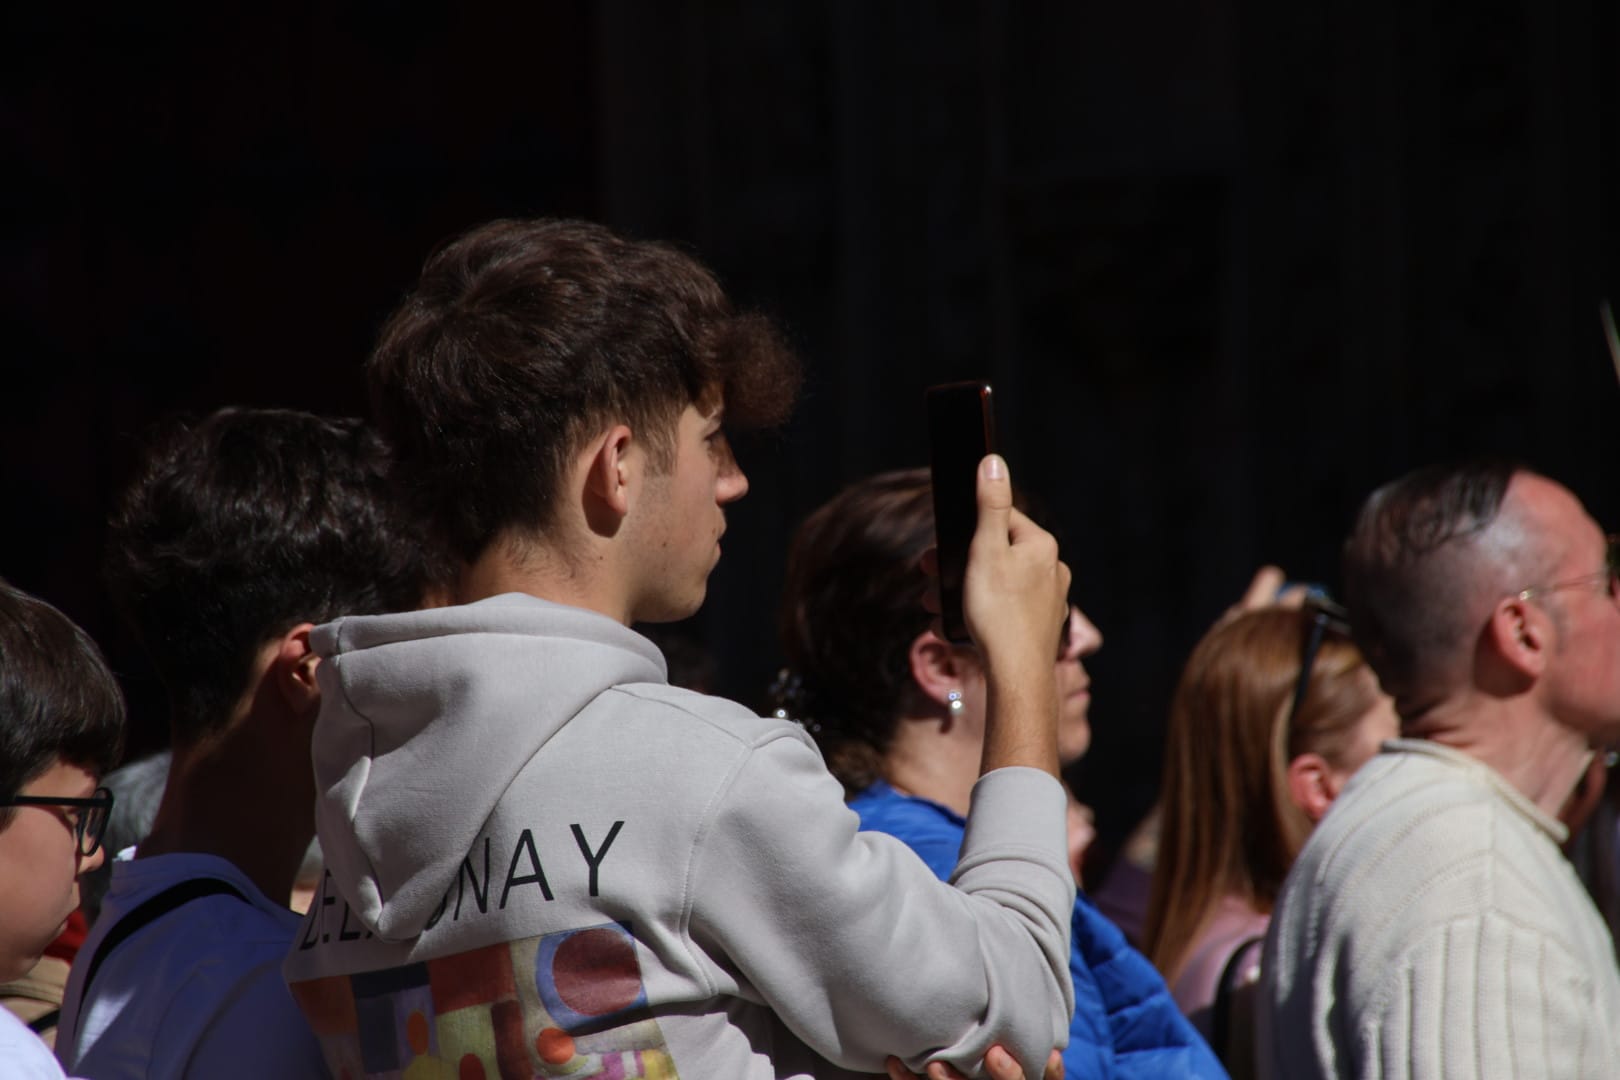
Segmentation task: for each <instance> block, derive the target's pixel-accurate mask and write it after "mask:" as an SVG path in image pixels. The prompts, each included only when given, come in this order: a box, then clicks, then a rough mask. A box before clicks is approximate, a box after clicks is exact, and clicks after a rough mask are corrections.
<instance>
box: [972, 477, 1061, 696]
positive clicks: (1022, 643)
mask: <svg viewBox="0 0 1620 1080" xmlns="http://www.w3.org/2000/svg"><path fill="white" fill-rule="evenodd" d="M978 504H979V513H978V526H977V528H976V529H975V530H974V533H973V540H972V542H971V543H970V544H969V546H968V561H967V570H966V573H965V575H964V577H963V582H962V618H963V621H964V622H965V623H966V624H967V628H968V633H969V634H971V635H972V637H973V641H974V643H975V644H976V645H977V646H978V647H979V652H980V655H981V656H982V657H983V658H984V660H985V666H986V669H987V674H994V673H995V671H996V668H997V667H998V665H1002V664H1006V665H1008V666H1010V667H1012V668H1013V669H1015V671H1016V672H1018V673H1023V672H1024V671H1025V670H1026V669H1032V668H1035V667H1040V668H1045V669H1047V670H1048V671H1050V669H1051V667H1052V657H1053V656H1054V655H1055V653H1056V648H1057V640H1058V634H1059V632H1060V630H1061V629H1062V628H1063V627H1064V625H1065V620H1066V619H1067V618H1068V614H1069V580H1070V573H1069V568H1068V566H1066V565H1065V564H1064V563H1063V561H1062V560H1061V559H1059V558H1058V549H1057V541H1056V540H1055V539H1053V537H1052V535H1051V534H1050V533H1048V532H1047V531H1046V530H1045V529H1042V528H1041V527H1040V526H1038V525H1036V524H1035V523H1034V522H1033V521H1031V520H1030V519H1029V518H1028V517H1026V516H1024V514H1023V513H1022V512H1021V511H1019V510H1018V509H1017V508H1015V507H1014V506H1013V489H1012V478H1011V476H1010V475H1009V474H1008V471H1007V463H1006V462H1005V461H1003V460H1002V458H1001V457H1000V455H997V454H991V455H989V456H988V457H986V458H985V459H984V460H983V461H981V462H980V463H979V473H978Z"/></svg>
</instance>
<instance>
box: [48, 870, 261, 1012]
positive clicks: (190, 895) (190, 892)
mask: <svg viewBox="0 0 1620 1080" xmlns="http://www.w3.org/2000/svg"><path fill="white" fill-rule="evenodd" d="M221 894H224V895H227V896H234V897H236V898H237V899H238V900H240V901H242V903H244V904H249V903H251V901H250V900H248V898H247V897H245V896H243V895H242V890H240V889H238V888H237V887H236V886H235V885H232V884H231V883H230V882H228V881H221V880H220V879H219V878H207V877H202V878H191V879H190V880H188V881H182V882H180V883H179V884H178V885H171V886H169V887H168V888H167V889H164V890H163V891H162V892H160V893H158V894H157V895H156V896H152V897H148V898H147V899H146V900H144V901H143V902H142V903H141V904H140V905H139V906H138V907H136V908H135V910H133V911H131V912H130V913H129V914H128V915H125V916H124V917H123V918H122V919H119V920H118V921H117V922H116V923H114V924H113V928H112V929H111V930H109V931H108V932H107V936H106V937H104V938H102V939H101V944H99V945H98V946H96V951H95V953H94V954H93V955H92V956H91V957H90V967H89V969H88V970H87V971H86V972H85V973H84V983H83V985H82V986H80V987H79V1007H80V1009H81V1010H82V1009H83V1008H84V1000H85V998H86V997H88V996H89V994H90V983H91V981H92V980H93V979H95V977H96V972H97V971H99V970H101V962H102V961H103V960H105V959H107V954H108V953H110V952H112V951H113V950H114V949H116V948H118V946H119V945H122V944H123V943H124V941H125V940H126V939H128V938H129V937H130V936H131V935H133V934H134V933H135V932H136V931H138V930H140V929H142V928H144V927H145V926H147V925H148V924H150V923H152V922H154V921H155V920H157V919H160V918H162V917H163V916H164V915H167V914H168V913H169V912H171V911H173V910H174V909H175V908H177V907H180V906H182V905H184V904H189V903H191V902H192V901H193V900H201V899H202V898H203V897H205V896H219V895H221Z"/></svg>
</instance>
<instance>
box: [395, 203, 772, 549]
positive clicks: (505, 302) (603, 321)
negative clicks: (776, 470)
mask: <svg viewBox="0 0 1620 1080" xmlns="http://www.w3.org/2000/svg"><path fill="white" fill-rule="evenodd" d="M367 375H368V379H369V382H370V386H371V397H372V404H373V410H374V412H375V415H376V417H377V421H378V424H379V426H380V427H381V428H382V429H383V431H384V432H385V433H386V434H387V436H388V437H389V439H390V440H391V441H392V442H393V444H394V445H395V447H396V449H397V451H398V455H399V468H400V475H401V480H402V484H401V487H402V489H403V490H404V491H405V492H406V493H407V496H408V498H409V499H410V501H411V504H412V507H413V509H414V510H415V512H416V513H417V516H418V517H419V518H420V519H421V520H422V521H423V522H424V524H426V525H427V526H428V527H429V528H430V529H431V530H432V531H434V532H435V533H437V535H438V539H439V540H441V541H442V542H443V543H444V544H445V546H446V547H447V549H448V551H449V553H450V554H451V555H452V556H454V557H455V558H457V559H460V560H462V561H465V562H471V561H473V560H475V559H476V558H477V557H478V555H479V554H480V553H481V552H482V551H483V550H484V549H485V548H486V547H487V546H488V544H489V543H490V541H491V540H493V539H494V538H495V537H496V535H498V534H499V533H501V532H502V531H503V530H505V529H508V528H513V527H516V528H521V529H525V530H530V531H534V532H543V531H544V530H545V529H546V528H547V527H548V526H549V525H550V524H551V523H552V519H553V514H554V512H555V506H554V503H555V497H556V493H557V485H558V483H559V481H560V478H561V476H562V471H563V468H564V465H565V463H566V462H567V461H568V459H569V458H570V457H571V456H572V455H573V454H574V453H575V452H576V451H577V450H578V448H579V446H580V445H581V444H582V442H583V440H585V439H586V438H588V437H589V436H590V435H591V434H592V433H593V432H594V431H595V430H598V429H599V428H600V426H601V425H602V424H603V423H604V422H607V423H612V422H618V421H623V422H626V423H628V424H630V425H631V427H632V428H633V429H634V431H635V434H636V437H637V438H640V439H643V440H645V441H646V443H647V445H648V448H649V451H650V454H651V457H652V461H653V464H654V466H655V467H657V468H667V467H668V466H669V464H670V461H671V459H672V455H673V438H674V424H675V421H676V419H677V418H678V417H679V415H680V413H681V412H682V411H683V410H684V409H685V408H686V407H687V406H688V405H692V404H698V403H707V402H709V401H711V400H712V396H713V395H715V394H719V395H721V398H722V400H723V402H724V406H725V422H726V426H727V427H728V428H731V429H734V430H735V429H739V428H757V427H769V426H774V425H777V424H780V423H781V422H783V421H784V420H785V419H786V418H787V416H788V414H789V412H790V411H791V409H792V406H793V400H794V397H795V395H796V394H797V391H798V386H799V381H800V373H799V365H798V361H797V360H796V358H795V357H794V355H793V353H792V352H791V351H790V350H789V349H788V348H787V346H786V345H785V344H784V343H783V341H782V339H781V337H780V335H779V334H778V333H777V332H776V330H775V329H774V327H773V326H772V324H771V323H770V321H769V320H767V319H765V318H764V317H763V316H760V315H757V314H750V313H743V312H738V311H736V310H735V309H734V308H733V307H732V305H731V302H730V301H729V300H728V299H727V297H726V295H725V293H724V291H722V289H721V288H720V285H719V283H718V282H717V281H716V280H715V278H714V275H713V274H711V273H710V272H709V271H708V270H707V269H705V268H704V267H703V266H702V265H700V264H699V263H698V262H697V261H696V260H695V259H693V258H691V257H690V256H688V255H685V254H683V253H682V252H679V251H677V250H675V249H674V248H672V247H669V246H667V245H664V244H657V243H648V242H642V241H634V240H627V239H625V238H623V237H620V236H617V235H615V234H614V233H613V232H611V231H609V230H608V229H606V228H604V227H603V226H601V225H595V224H591V223H589V222H583V221H557V220H533V221H519V220H503V221H494V222H490V223H489V224H487V225H482V226H480V227H478V228H476V229H473V230H472V231H471V232H468V233H466V234H465V235H463V236H460V237H458V238H457V239H455V240H453V241H451V242H450V243H449V244H447V245H446V246H445V247H443V248H441V249H440V250H439V251H438V252H436V253H435V254H434V255H432V256H431V257H430V258H429V259H428V261H427V264H426V265H425V266H424V267H423V269H422V274H421V278H420V280H419V281H418V283H417V286H416V289H415V290H414V291H413V292H412V293H411V294H410V296H408V297H407V298H406V300H405V302H404V303H403V304H401V305H400V307H399V309H398V310H397V311H395V312H394V314H393V315H392V316H391V317H390V318H389V320H388V322H387V324H386V325H385V326H384V327H383V330H382V334H381V336H380V338H379V340H378V343H377V347H376V349H375V350H374V351H373V353H372V356H371V359H370V361H369V363H368V365H367Z"/></svg>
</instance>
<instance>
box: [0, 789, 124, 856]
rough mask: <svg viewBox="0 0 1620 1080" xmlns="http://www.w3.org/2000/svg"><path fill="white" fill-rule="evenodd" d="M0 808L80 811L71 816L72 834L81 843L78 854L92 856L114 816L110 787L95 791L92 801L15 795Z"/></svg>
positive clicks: (0, 800)
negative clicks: (21, 807)
mask: <svg viewBox="0 0 1620 1080" xmlns="http://www.w3.org/2000/svg"><path fill="white" fill-rule="evenodd" d="M0 806H66V807H68V808H69V809H72V810H76V811H78V812H77V813H75V814H69V815H68V819H69V821H70V823H71V824H72V826H73V835H74V836H76V837H77V838H78V841H79V854H80V855H83V856H85V857H87V858H88V857H89V856H91V855H94V854H95V853H96V849H97V848H99V847H100V846H101V837H102V834H103V833H105V832H106V831H107V819H108V818H109V817H111V816H112V807H113V793H112V792H111V791H109V790H108V789H107V788H104V787H103V788H96V793H95V794H94V795H91V796H90V797H89V798H84V799H72V798H68V797H66V796H54V795H13V796H12V797H11V798H9V799H0Z"/></svg>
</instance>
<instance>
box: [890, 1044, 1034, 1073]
mask: <svg viewBox="0 0 1620 1080" xmlns="http://www.w3.org/2000/svg"><path fill="white" fill-rule="evenodd" d="M886 1065H887V1069H888V1073H889V1080H966V1078H965V1077H963V1075H962V1074H961V1073H960V1072H958V1071H957V1070H956V1069H954V1068H952V1067H951V1066H950V1065H947V1064H946V1063H945V1062H943V1061H930V1062H929V1063H928V1070H927V1072H925V1073H914V1072H912V1071H911V1070H910V1069H907V1068H906V1066H905V1062H903V1061H901V1060H900V1059H899V1058H896V1057H892V1058H890V1059H889V1060H888V1062H887V1063H886ZM984 1068H985V1072H986V1073H988V1074H989V1076H990V1080H1024V1070H1023V1068H1022V1067H1021V1066H1020V1065H1019V1064H1018V1062H1017V1061H1015V1060H1013V1056H1012V1055H1011V1054H1009V1053H1007V1051H1006V1050H1004V1049H1003V1048H1002V1047H1000V1046H992V1047H991V1048H990V1051H989V1053H987V1054H985V1055H984ZM1041 1080H1063V1055H1062V1054H1060V1053H1058V1052H1057V1051H1056V1050H1053V1051H1052V1056H1051V1057H1049V1058H1047V1059H1046V1071H1045V1072H1043V1073H1041Z"/></svg>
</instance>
